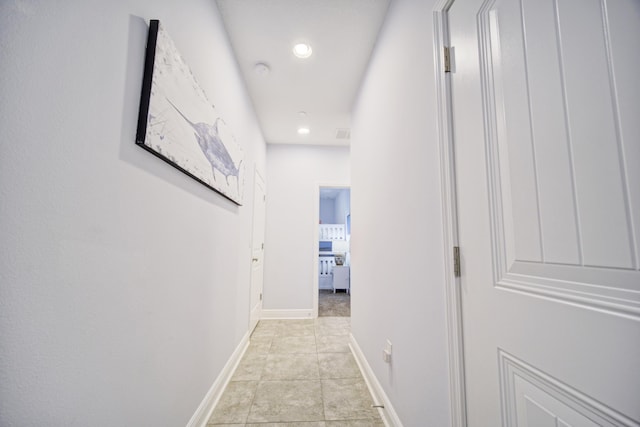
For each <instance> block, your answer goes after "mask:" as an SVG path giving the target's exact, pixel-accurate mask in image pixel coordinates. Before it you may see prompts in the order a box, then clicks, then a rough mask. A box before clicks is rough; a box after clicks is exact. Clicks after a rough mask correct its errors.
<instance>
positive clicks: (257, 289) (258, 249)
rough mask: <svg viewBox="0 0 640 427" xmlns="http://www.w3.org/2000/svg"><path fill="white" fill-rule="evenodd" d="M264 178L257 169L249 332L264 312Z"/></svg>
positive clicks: (254, 197) (254, 192)
mask: <svg viewBox="0 0 640 427" xmlns="http://www.w3.org/2000/svg"><path fill="white" fill-rule="evenodd" d="M265 205H266V192H265V185H264V179H263V178H262V176H261V175H260V174H259V173H258V171H257V170H256V171H255V174H254V190H253V237H252V243H251V291H250V295H251V297H250V307H251V311H250V315H249V332H252V331H253V329H254V328H255V327H256V325H257V324H258V320H260V316H261V314H262V289H263V279H264V232H265V214H266V209H265Z"/></svg>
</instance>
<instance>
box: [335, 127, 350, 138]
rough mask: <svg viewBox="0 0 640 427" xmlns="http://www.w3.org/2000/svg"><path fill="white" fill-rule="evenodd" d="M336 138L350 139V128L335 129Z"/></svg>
mask: <svg viewBox="0 0 640 427" xmlns="http://www.w3.org/2000/svg"><path fill="white" fill-rule="evenodd" d="M336 139H351V129H337V130H336Z"/></svg>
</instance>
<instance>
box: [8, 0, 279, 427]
mask: <svg viewBox="0 0 640 427" xmlns="http://www.w3.org/2000/svg"><path fill="white" fill-rule="evenodd" d="M153 18H158V19H160V20H161V21H162V22H163V24H164V25H165V28H166V29H167V31H168V32H169V34H171V36H172V37H173V39H174V41H175V43H176V45H177V46H178V49H179V50H180V51H181V53H182V55H183V56H184V58H185V60H186V62H187V63H188V64H190V66H191V68H192V70H193V72H194V74H195V75H196V78H197V80H198V81H199V83H200V85H201V86H202V87H203V88H204V90H205V92H206V93H207V94H208V96H209V98H210V99H211V100H212V102H214V103H215V104H216V107H217V108H218V109H219V111H220V112H221V114H222V115H223V117H225V120H226V121H227V122H228V123H229V125H230V127H231V128H232V129H233V130H234V132H235V133H236V137H237V139H238V141H239V142H240V143H241V144H242V146H243V147H244V150H245V153H246V156H247V157H246V160H245V161H246V165H247V171H248V173H247V182H246V185H247V187H246V193H245V202H246V204H245V206H244V207H237V206H235V205H234V204H232V203H231V202H229V201H227V200H226V199H224V198H222V197H221V196H219V195H217V194H216V193H214V192H212V191H211V190H209V189H207V188H205V187H204V186H202V185H200V184H199V183H197V182H195V181H194V180H192V179H191V178H189V177H187V176H186V175H184V174H182V173H181V172H179V171H178V170H176V169H174V168H172V167H171V166H169V165H167V164H165V163H164V162H162V161H160V160H159V159H158V158H156V157H154V156H152V155H151V154H149V153H148V152H146V151H144V150H142V149H141V148H139V147H136V146H135V145H134V139H135V129H136V122H137V114H138V105H139V98H140V87H141V80H142V69H143V58H144V50H145V45H146V38H147V31H148V27H147V24H148V20H149V19H153ZM0 46H1V47H0V63H1V64H2V72H1V73H0V93H2V96H1V97H0V200H1V203H0V236H2V237H1V238H0V325H1V326H0V327H1V330H0V348H1V351H2V354H1V357H0V425H3V426H5V425H6V426H9V425H11V426H14V425H15V426H17V425H57V426H61V425H68V426H71V425H95V426H101V425H104V426H116V425H121V426H124V425H129V426H134V425H137V426H141V425H156V426H178V425H185V424H186V423H187V421H188V420H189V418H190V417H191V416H192V415H193V414H194V412H195V410H196V408H197V407H198V405H199V404H200V402H201V401H202V399H203V397H204V396H205V393H206V392H207V391H208V389H209V388H210V386H211V385H212V383H213V382H214V380H215V379H216V378H217V377H218V375H219V374H220V372H221V369H222V367H223V366H224V364H225V363H226V362H227V360H228V359H229V357H230V355H231V353H232V352H233V350H234V349H235V348H236V347H237V345H238V343H239V342H240V341H241V339H242V337H243V336H244V335H245V333H246V331H247V328H248V307H249V267H250V259H251V253H250V242H251V214H252V207H251V203H252V197H251V194H252V186H253V183H252V180H253V172H252V170H253V167H254V164H257V165H258V168H259V169H261V170H264V169H265V155H266V153H265V151H266V150H265V147H264V141H263V139H262V136H261V133H260V130H259V128H258V125H257V121H256V119H255V117H254V114H253V108H252V106H251V103H250V101H249V99H248V97H247V95H246V93H245V90H244V86H243V83H242V81H241V79H240V77H239V74H238V70H237V65H236V62H235V60H234V58H233V56H232V53H231V50H230V47H229V44H228V42H227V39H226V35H225V32H224V29H223V26H222V23H221V20H220V17H219V14H218V12H217V9H216V7H215V3H214V2H212V1H210V0H185V1H183V2H174V1H172V0H128V1H115V2H105V1H98V0H92V1H86V0H82V1H80V0H74V1H65V2H49V1H44V0H42V1H28V2H25V1H18V0H12V1H10V0H7V1H3V2H1V3H0Z"/></svg>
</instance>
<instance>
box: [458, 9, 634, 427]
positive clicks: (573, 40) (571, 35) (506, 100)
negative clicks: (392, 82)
mask: <svg viewBox="0 0 640 427" xmlns="http://www.w3.org/2000/svg"><path fill="white" fill-rule="evenodd" d="M639 23H640V2H639V1H637V0H602V1H601V0H492V1H483V0H456V1H455V2H454V3H453V6H452V7H451V10H450V11H449V24H450V38H451V46H452V48H453V51H454V64H453V69H452V73H451V85H452V93H453V99H452V105H453V116H454V117H453V120H454V132H453V133H454V140H455V141H454V145H455V159H456V171H457V172H456V182H457V194H458V210H459V218H458V220H459V244H460V249H461V253H462V278H461V286H462V290H461V292H462V308H463V316H462V317H463V329H464V354H465V369H466V372H465V374H466V396H467V399H468V401H467V408H468V422H469V426H470V427H473V426H479V427H485V426H497V425H500V424H502V425H505V426H531V427H538V426H596V425H604V426H617V425H626V426H632V425H633V426H637V425H640V272H639V266H640V261H639V246H638V243H639V242H640V104H639V103H640V84H639V83H638V76H639V75H640V48H639V46H640V25H639Z"/></svg>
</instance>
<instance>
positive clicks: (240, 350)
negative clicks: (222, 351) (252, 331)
mask: <svg viewBox="0 0 640 427" xmlns="http://www.w3.org/2000/svg"><path fill="white" fill-rule="evenodd" d="M248 347H249V332H247V333H246V334H245V336H244V337H243V338H242V340H241V341H240V344H238V347H236V349H235V350H234V352H233V354H232V355H231V357H230V358H229V360H228V361H227V363H226V364H225V365H224V368H222V372H220V375H218V378H216V380H215V381H214V382H213V385H212V386H211V388H210V389H209V391H208V392H207V394H206V395H205V396H204V399H202V402H201V403H200V406H198V409H196V412H195V413H194V414H193V416H192V417H191V419H190V420H189V422H188V423H187V427H205V426H206V425H207V421H209V418H211V414H212V413H213V410H214V408H215V407H216V405H217V404H218V401H219V400H220V397H221V396H222V393H223V392H224V389H225V388H226V387H227V384H229V381H230V380H231V377H232V376H233V373H234V372H235V371H236V369H237V367H238V364H239V363H240V361H241V360H242V356H244V353H245V352H246V351H247V348H248Z"/></svg>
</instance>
